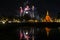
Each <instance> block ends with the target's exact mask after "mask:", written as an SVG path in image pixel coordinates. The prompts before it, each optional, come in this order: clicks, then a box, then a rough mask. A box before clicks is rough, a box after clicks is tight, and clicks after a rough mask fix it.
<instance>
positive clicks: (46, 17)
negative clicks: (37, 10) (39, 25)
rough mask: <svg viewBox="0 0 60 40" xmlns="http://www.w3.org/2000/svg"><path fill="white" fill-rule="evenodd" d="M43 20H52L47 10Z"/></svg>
mask: <svg viewBox="0 0 60 40" xmlns="http://www.w3.org/2000/svg"><path fill="white" fill-rule="evenodd" d="M44 22H52V20H51V17H50V16H49V13H48V11H47V14H46V16H45V18H44Z"/></svg>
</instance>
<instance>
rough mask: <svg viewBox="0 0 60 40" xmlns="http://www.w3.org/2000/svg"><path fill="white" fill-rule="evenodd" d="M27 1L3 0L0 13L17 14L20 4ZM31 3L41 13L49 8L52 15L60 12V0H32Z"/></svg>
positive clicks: (44, 12) (0, 4)
mask: <svg viewBox="0 0 60 40" xmlns="http://www.w3.org/2000/svg"><path fill="white" fill-rule="evenodd" d="M25 1H26V0H1V1H0V15H2V16H4V15H5V16H11V15H12V16H13V15H16V14H17V13H16V10H17V9H18V8H19V6H20V5H23V2H25ZM29 3H30V4H31V5H32V4H34V5H35V6H36V8H37V9H38V12H39V14H40V15H44V14H46V11H47V10H48V11H49V13H50V15H51V16H57V13H58V12H60V0H30V1H29Z"/></svg>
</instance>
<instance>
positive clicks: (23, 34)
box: [19, 28, 34, 40]
mask: <svg viewBox="0 0 60 40" xmlns="http://www.w3.org/2000/svg"><path fill="white" fill-rule="evenodd" d="M19 33H20V40H34V28H20V32H19Z"/></svg>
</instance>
